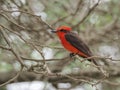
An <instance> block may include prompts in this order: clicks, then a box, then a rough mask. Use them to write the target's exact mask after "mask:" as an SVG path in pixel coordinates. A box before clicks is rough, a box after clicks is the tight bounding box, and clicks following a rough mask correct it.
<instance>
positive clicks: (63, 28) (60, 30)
mask: <svg viewBox="0 0 120 90" xmlns="http://www.w3.org/2000/svg"><path fill="white" fill-rule="evenodd" d="M70 31H71V28H70V27H68V26H60V27H58V28H57V29H56V30H55V31H54V30H52V32H53V33H57V35H58V36H59V37H60V39H61V37H63V36H64V34H66V33H68V32H70Z"/></svg>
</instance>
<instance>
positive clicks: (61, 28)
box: [57, 26, 71, 32]
mask: <svg viewBox="0 0 120 90" xmlns="http://www.w3.org/2000/svg"><path fill="white" fill-rule="evenodd" d="M63 30H64V31H71V27H69V26H60V27H58V28H57V31H58V32H59V31H63Z"/></svg>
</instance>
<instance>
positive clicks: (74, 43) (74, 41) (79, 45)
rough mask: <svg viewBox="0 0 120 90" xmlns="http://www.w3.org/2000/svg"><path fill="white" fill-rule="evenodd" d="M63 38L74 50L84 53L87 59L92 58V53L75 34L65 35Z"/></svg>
mask: <svg viewBox="0 0 120 90" xmlns="http://www.w3.org/2000/svg"><path fill="white" fill-rule="evenodd" d="M65 38H66V40H67V41H68V42H69V43H70V44H71V45H72V46H74V47H75V48H76V49H78V50H80V51H81V52H82V53H84V54H85V55H87V56H88V57H90V56H92V53H91V51H90V49H89V48H88V46H87V45H86V44H85V43H84V42H83V41H82V40H81V39H80V38H79V37H78V35H77V34H75V33H73V32H69V33H66V34H65Z"/></svg>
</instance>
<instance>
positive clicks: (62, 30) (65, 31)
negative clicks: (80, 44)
mask: <svg viewBox="0 0 120 90" xmlns="http://www.w3.org/2000/svg"><path fill="white" fill-rule="evenodd" d="M60 32H64V33H67V32H68V31H67V30H64V29H61V30H60Z"/></svg>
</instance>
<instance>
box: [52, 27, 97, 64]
mask: <svg viewBox="0 0 120 90" xmlns="http://www.w3.org/2000/svg"><path fill="white" fill-rule="evenodd" d="M71 30H72V29H71V28H70V27H68V26H60V27H58V28H57V30H56V31H52V32H53V33H57V35H58V37H59V39H60V40H61V43H62V45H63V46H64V48H65V49H67V50H68V51H70V52H71V54H70V55H76V54H77V55H79V56H81V57H83V58H88V57H91V56H93V55H92V53H91V51H90V49H89V48H88V46H87V45H86V44H85V43H84V42H83V41H82V40H81V39H80V38H79V37H78V34H76V33H73V32H71ZM89 61H91V59H89ZM92 61H93V63H94V64H96V65H97V63H96V62H95V61H94V60H92Z"/></svg>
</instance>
